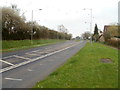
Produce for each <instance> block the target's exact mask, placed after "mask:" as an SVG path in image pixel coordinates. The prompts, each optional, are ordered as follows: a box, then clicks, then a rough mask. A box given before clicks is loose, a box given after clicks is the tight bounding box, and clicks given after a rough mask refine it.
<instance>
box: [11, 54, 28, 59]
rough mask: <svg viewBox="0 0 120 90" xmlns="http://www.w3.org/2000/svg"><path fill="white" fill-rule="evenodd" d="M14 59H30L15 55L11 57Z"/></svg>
mask: <svg viewBox="0 0 120 90" xmlns="http://www.w3.org/2000/svg"><path fill="white" fill-rule="evenodd" d="M13 56H14V57H16V58H21V59H27V60H30V58H25V57H22V56H17V55H13Z"/></svg>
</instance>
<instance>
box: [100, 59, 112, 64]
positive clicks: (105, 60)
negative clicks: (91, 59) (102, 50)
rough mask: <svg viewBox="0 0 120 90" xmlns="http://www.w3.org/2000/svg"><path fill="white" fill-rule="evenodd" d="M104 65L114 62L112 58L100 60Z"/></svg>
mask: <svg viewBox="0 0 120 90" xmlns="http://www.w3.org/2000/svg"><path fill="white" fill-rule="evenodd" d="M100 61H101V62H102V63H112V60H111V59H110V58H102V59H100Z"/></svg>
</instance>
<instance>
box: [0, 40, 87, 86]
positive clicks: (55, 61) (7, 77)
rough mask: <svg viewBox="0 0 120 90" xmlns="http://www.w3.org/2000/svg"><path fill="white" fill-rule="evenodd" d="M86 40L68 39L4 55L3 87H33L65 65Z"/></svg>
mask: <svg viewBox="0 0 120 90" xmlns="http://www.w3.org/2000/svg"><path fill="white" fill-rule="evenodd" d="M85 44H86V41H80V42H76V41H73V40H71V41H66V42H61V43H57V44H52V45H46V46H41V47H37V48H31V49H27V50H20V51H15V52H10V53H4V54H3V55H2V60H0V62H2V68H1V70H0V73H1V74H2V88H31V87H33V86H34V85H35V83H37V82H38V81H41V80H44V79H45V78H46V77H47V76H48V75H49V74H50V73H52V72H54V71H55V70H56V69H57V68H58V67H60V66H61V65H63V64H64V63H65V62H66V60H67V59H69V58H70V57H71V56H73V55H74V54H75V53H77V52H78V51H79V50H80V49H81V48H82V47H84V45H85Z"/></svg>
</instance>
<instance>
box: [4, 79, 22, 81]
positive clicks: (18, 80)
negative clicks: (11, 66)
mask: <svg viewBox="0 0 120 90" xmlns="http://www.w3.org/2000/svg"><path fill="white" fill-rule="evenodd" d="M5 79H6V80H13V81H22V79H16V78H5Z"/></svg>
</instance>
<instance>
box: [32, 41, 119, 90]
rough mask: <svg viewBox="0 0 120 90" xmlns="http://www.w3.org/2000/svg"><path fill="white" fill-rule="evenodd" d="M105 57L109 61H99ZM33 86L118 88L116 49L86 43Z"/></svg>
mask: <svg viewBox="0 0 120 90" xmlns="http://www.w3.org/2000/svg"><path fill="white" fill-rule="evenodd" d="M105 58H106V59H108V58H109V59H110V60H111V62H109V63H105V62H104V63H103V62H101V59H105ZM35 88H118V50H116V49H113V48H110V47H107V46H105V45H102V44H100V43H93V44H92V45H91V44H90V43H87V44H86V46H85V47H83V48H82V49H81V50H80V51H79V52H78V53H77V54H75V55H74V56H73V57H71V58H70V59H69V60H68V61H67V62H66V63H65V64H64V65H63V66H61V67H60V68H58V69H57V70H56V71H55V72H53V73H51V74H50V75H49V76H48V77H47V78H46V79H45V80H43V81H41V82H38V83H37V84H36V85H35V86H34V87H33V88H32V89H35Z"/></svg>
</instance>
